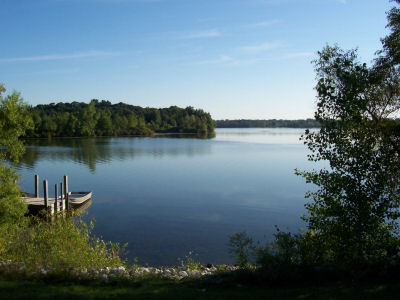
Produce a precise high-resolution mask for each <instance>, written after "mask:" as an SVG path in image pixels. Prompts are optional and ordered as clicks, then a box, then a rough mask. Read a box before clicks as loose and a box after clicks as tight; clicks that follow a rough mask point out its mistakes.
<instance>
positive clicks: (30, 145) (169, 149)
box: [17, 135, 210, 172]
mask: <svg viewBox="0 0 400 300" xmlns="http://www.w3.org/2000/svg"><path fill="white" fill-rule="evenodd" d="M172 136H173V137H179V136H182V135H156V136H155V137H157V138H162V137H168V138H170V137H172ZM184 137H185V138H195V137H197V136H196V135H184ZM200 137H201V136H200ZM25 145H26V151H25V154H24V155H23V157H22V158H21V159H20V163H19V166H17V168H18V167H20V166H25V167H27V168H30V169H34V168H35V165H36V164H37V163H38V162H39V161H41V160H44V161H55V162H59V161H73V162H75V163H79V164H83V165H86V166H87V167H88V168H89V169H90V171H91V172H94V171H95V170H96V165H97V164H99V163H100V164H101V163H108V162H111V161H113V160H120V161H124V160H127V159H133V158H135V157H141V156H153V157H164V156H195V155H204V154H207V153H209V152H210V146H209V144H208V143H196V141H195V140H193V142H189V141H188V142H186V143H179V144H177V143H176V142H174V141H173V140H171V139H165V142H162V143H156V142H155V140H154V139H152V138H53V139H28V140H25Z"/></svg>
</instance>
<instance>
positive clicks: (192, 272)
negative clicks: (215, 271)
mask: <svg viewBox="0 0 400 300" xmlns="http://www.w3.org/2000/svg"><path fill="white" fill-rule="evenodd" d="M190 275H191V276H193V277H199V276H200V275H201V274H200V272H199V271H197V270H192V271H191V272H190Z"/></svg>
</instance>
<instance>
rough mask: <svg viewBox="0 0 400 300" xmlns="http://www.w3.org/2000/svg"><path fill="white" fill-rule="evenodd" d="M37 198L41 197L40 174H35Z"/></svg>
mask: <svg viewBox="0 0 400 300" xmlns="http://www.w3.org/2000/svg"><path fill="white" fill-rule="evenodd" d="M35 198H39V175H35Z"/></svg>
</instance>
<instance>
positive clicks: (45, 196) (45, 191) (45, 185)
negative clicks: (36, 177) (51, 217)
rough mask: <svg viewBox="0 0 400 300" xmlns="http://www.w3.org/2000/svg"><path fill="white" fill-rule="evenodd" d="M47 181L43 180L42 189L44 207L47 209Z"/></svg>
mask: <svg viewBox="0 0 400 300" xmlns="http://www.w3.org/2000/svg"><path fill="white" fill-rule="evenodd" d="M48 185H49V183H48V182H47V180H43V190H44V207H45V209H46V210H47V205H48V199H49V190H48Z"/></svg>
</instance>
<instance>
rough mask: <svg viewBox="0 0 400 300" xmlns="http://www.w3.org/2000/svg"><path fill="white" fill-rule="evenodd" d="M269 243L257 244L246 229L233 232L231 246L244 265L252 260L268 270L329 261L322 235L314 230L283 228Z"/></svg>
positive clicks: (313, 264) (249, 263)
mask: <svg viewBox="0 0 400 300" xmlns="http://www.w3.org/2000/svg"><path fill="white" fill-rule="evenodd" d="M276 229H277V233H275V234H274V239H273V240H272V241H268V242H267V243H266V245H260V244H259V243H258V245H254V243H253V239H252V238H251V237H249V236H248V235H247V233H246V232H241V233H236V234H234V235H232V236H230V242H229V248H230V249H229V250H230V252H231V253H233V254H234V256H235V263H236V264H237V265H239V266H241V267H246V266H250V265H252V264H254V265H256V266H260V267H262V268H264V269H266V270H279V271H288V270H291V269H293V268H295V267H303V268H304V267H312V266H318V265H321V264H323V263H325V262H326V259H325V257H324V255H325V253H324V249H323V248H322V247H321V246H322V245H321V243H320V241H319V240H318V236H317V235H315V234H313V233H312V232H301V233H299V234H291V233H286V232H282V231H280V230H279V229H278V228H276Z"/></svg>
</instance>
